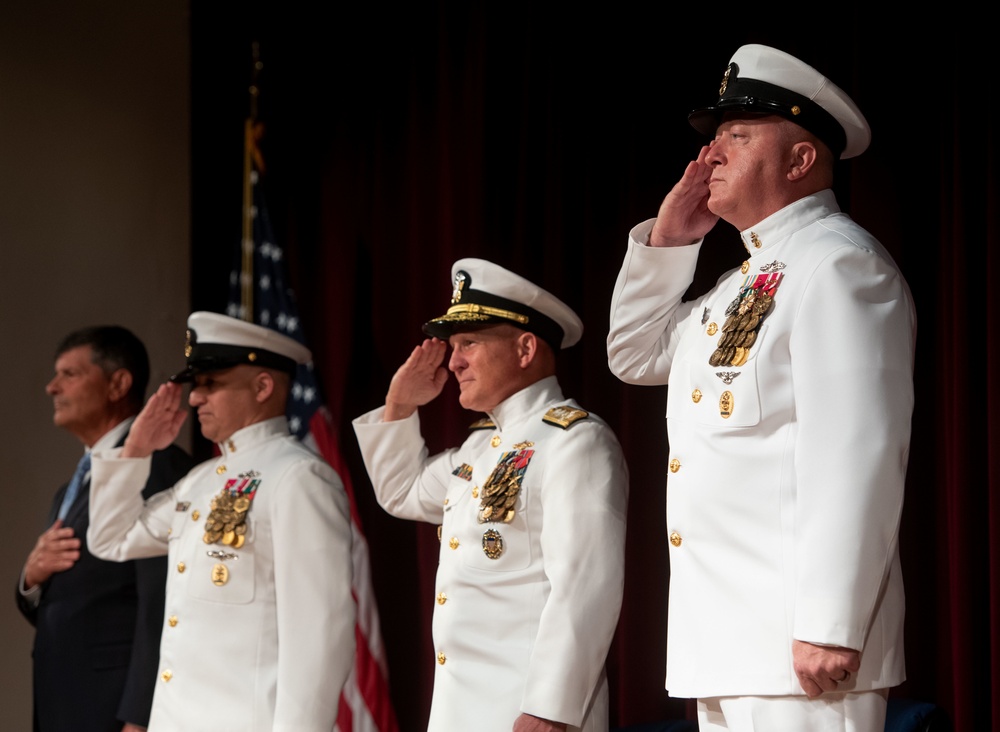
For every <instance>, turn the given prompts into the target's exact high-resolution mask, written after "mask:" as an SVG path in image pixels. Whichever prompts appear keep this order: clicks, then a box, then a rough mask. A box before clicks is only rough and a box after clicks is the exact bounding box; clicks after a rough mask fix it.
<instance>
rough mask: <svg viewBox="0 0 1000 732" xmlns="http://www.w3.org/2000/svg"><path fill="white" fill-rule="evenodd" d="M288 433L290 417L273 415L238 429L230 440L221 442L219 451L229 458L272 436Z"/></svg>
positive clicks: (281, 435)
mask: <svg viewBox="0 0 1000 732" xmlns="http://www.w3.org/2000/svg"><path fill="white" fill-rule="evenodd" d="M288 434H290V433H289V431H288V418H287V417H284V416H282V417H272V418H271V419H265V420H264V421H263V422H256V423H254V424H252V425H250V426H248V427H244V428H243V429H241V430H237V431H236V432H234V433H233V434H232V435H231V436H230V437H229V439H228V440H225V441H224V442H220V443H219V452H220V453H221V455H222V457H223V458H229V457H232V456H234V455H239V454H242V453H243V451H245V450H247V449H249V448H251V447H253V446H254V445H258V444H260V443H261V442H264V441H265V440H268V439H270V438H272V437H283V436H285V435H288Z"/></svg>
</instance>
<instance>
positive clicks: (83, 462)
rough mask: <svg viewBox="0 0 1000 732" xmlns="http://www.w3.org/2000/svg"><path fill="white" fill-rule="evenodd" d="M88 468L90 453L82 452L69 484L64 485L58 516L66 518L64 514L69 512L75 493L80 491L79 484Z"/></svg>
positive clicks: (81, 482)
mask: <svg viewBox="0 0 1000 732" xmlns="http://www.w3.org/2000/svg"><path fill="white" fill-rule="evenodd" d="M89 470H90V453H89V452H86V453H84V455H83V457H82V458H80V462H79V463H77V465H76V472H75V473H73V477H72V478H71V479H70V481H69V485H68V486H67V487H66V495H64V496H63V502H62V505H61V506H60V507H59V518H61V519H64V518H66V514H67V513H69V508H70V506H72V505H73V501H75V500H76V496H77V494H78V493H79V492H80V486H81V485H83V480H84V478H85V477H86V476H87V472H88V471H89Z"/></svg>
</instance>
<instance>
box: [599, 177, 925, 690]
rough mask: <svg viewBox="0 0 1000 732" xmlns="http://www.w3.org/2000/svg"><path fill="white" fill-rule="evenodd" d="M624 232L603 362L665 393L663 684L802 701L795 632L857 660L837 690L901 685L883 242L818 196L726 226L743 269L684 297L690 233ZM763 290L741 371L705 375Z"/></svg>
mask: <svg viewBox="0 0 1000 732" xmlns="http://www.w3.org/2000/svg"><path fill="white" fill-rule="evenodd" d="M651 228H652V222H651V221H650V222H646V223H645V224H640V225H639V226H638V227H636V228H635V229H633V231H632V232H631V236H630V242H629V246H628V251H627V254H626V257H625V262H624V264H623V266H622V269H621V272H620V274H619V277H618V281H617V284H616V286H615V291H614V296H613V301H612V305H611V329H610V332H609V335H608V357H609V364H610V367H611V370H612V371H613V372H614V373H615V374H617V375H618V376H619V377H620V378H621V379H622V380H624V381H626V382H629V383H633V384H646V385H649V384H667V383H669V389H668V394H667V431H668V438H669V444H670V463H669V473H668V475H669V477H668V489H667V532H668V535H669V538H670V592H669V610H668V627H667V682H666V685H667V688H668V689H669V690H670V692H671V695H673V696H679V697H712V696H730V695H733V696H737V695H794V694H803V693H804V692H803V691H802V688H801V686H800V685H799V682H798V679H797V678H796V676H795V673H794V670H793V667H792V640H793V639H797V640H802V641H808V642H812V643H821V644H832V645H838V646H845V647H848V648H853V649H860V650H861V651H862V654H861V669H860V672H859V673H857V674H855V675H853V676H852V677H851V680H850V682H848V683H846V684H841V685H840V688H839V691H861V690H869V689H878V688H887V687H890V686H893V685H896V684H899V683H900V682H902V681H903V680H904V664H903V585H902V578H901V576H900V567H899V558H898V554H897V539H898V531H899V520H900V513H901V510H902V504H903V483H904V476H905V470H906V464H907V455H908V451H909V438H910V416H911V413H912V410H913V384H912V367H913V353H914V340H915V322H916V317H915V313H914V309H913V304H912V300H911V297H910V292H909V289H908V287H907V285H906V282H905V281H904V279H903V277H902V275H901V274H900V272H899V271H898V269H897V268H896V265H895V264H894V263H893V261H892V259H891V258H890V256H889V255H888V253H887V252H886V251H885V250H884V248H883V247H882V246H881V245H880V244H879V243H878V242H877V241H876V240H875V239H874V238H873V237H872V236H871V235H870V234H869V233H868V232H866V231H865V230H864V229H862V228H861V227H859V226H858V225H857V224H856V223H854V222H853V221H852V220H851V219H850V218H849V217H848V216H847V215H845V214H843V213H841V212H840V210H839V208H838V206H837V203H836V200H835V198H834V195H833V193H832V191H829V190H827V191H822V192H820V193H819V194H817V195H814V196H809V197H806V198H803V199H801V200H799V201H797V202H795V203H793V204H791V205H789V206H787V207H786V208H784V209H782V210H781V211H779V212H777V213H775V214H773V215H772V216H770V217H768V218H767V219H765V220H764V221H761V222H760V223H759V224H758V225H757V226H754V227H753V228H752V229H751V230H747V231H744V232H742V233H741V236H742V239H743V242H744V245H745V246H746V248H747V250H748V252H749V253H750V256H749V259H748V260H747V262H746V263H745V264H744V268H743V271H741V270H734V271H732V272H729V273H727V274H725V275H723V276H722V277H721V278H720V279H719V280H718V282H717V283H716V285H715V287H714V288H713V289H712V290H711V291H710V292H708V293H707V294H706V295H704V296H703V297H700V298H698V299H696V300H693V301H690V302H682V299H681V298H682V296H683V295H684V293H685V290H686V289H687V288H688V286H689V285H690V283H691V281H692V278H693V275H694V269H695V263H696V260H697V256H698V249H699V247H700V244H701V242H698V243H696V244H694V245H692V246H687V247H676V248H654V247H649V246H645V242H646V241H647V240H648V236H649V231H650V229H651ZM758 277H764V278H765V279H767V278H771V282H774V280H775V279H778V278H779V277H780V279H778V282H777V286H776V288H775V289H773V290H772V292H771V294H772V296H773V300H772V303H771V307H770V309H769V310H768V311H767V312H766V313H765V316H764V318H763V319H762V320H761V321H760V323H759V329H758V331H757V334H756V340H755V341H754V342H753V343H752V345H751V346H750V348H749V351H748V355H746V360H745V362H743V363H742V365H740V366H738V367H734V366H732V365H720V366H713V365H710V362H709V360H710V358H712V355H713V353H714V352H715V350H716V348H717V347H718V344H719V342H720V338H721V337H722V336H723V328H724V326H725V324H726V321H727V319H728V317H729V316H728V315H727V308H729V307H730V305H731V303H734V300H736V298H737V297H738V295H739V293H740V290H741V286H742V285H743V284H744V283H745V282H746V281H747V278H751V280H756V278H758Z"/></svg>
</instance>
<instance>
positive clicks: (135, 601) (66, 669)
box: [15, 446, 194, 732]
mask: <svg viewBox="0 0 1000 732" xmlns="http://www.w3.org/2000/svg"><path fill="white" fill-rule="evenodd" d="M193 466H194V460H193V459H192V458H191V457H190V456H189V455H188V454H187V453H186V452H184V451H183V450H181V449H180V448H178V447H175V446H170V447H169V448H167V449H166V450H162V451H160V452H156V453H154V455H153V468H152V471H151V473H150V477H149V481H148V482H147V483H146V487H145V488H144V489H143V495H144V496H145V497H147V498H148V497H149V496H151V495H153V494H154V493H157V492H158V491H161V490H163V489H165V488H169V487H170V486H172V485H173V484H174V483H176V482H177V481H178V480H180V479H181V478H182V477H184V476H185V475H186V474H187V472H188V471H189V470H190V469H191V468H192V467H193ZM89 489H90V484H89V481H88V482H86V483H84V485H83V486H81V489H80V494H79V495H78V496H77V498H76V500H75V501H74V503H73V505H72V507H71V508H70V510H69V513H67V515H66V519H65V520H64V522H63V524H64V525H66V526H70V527H72V529H73V531H74V533H75V535H76V536H77V537H78V538H79V539H80V540H81V541H82V542H83V546H82V549H81V552H80V559H79V560H78V561H77V562H76V564H74V565H73V567H71V568H70V569H68V570H66V571H65V572H57V573H56V574H54V575H52V577H50V578H49V580H48V581H47V582H45V583H44V584H43V585H42V595H41V600H40V602H39V605H38V607H37V608H33V607H31V606H30V604H29V603H27V602H26V601H25V599H24V598H23V597H22V595H21V593H20V591H17V590H16V591H15V595H16V597H17V604H18V608H19V609H20V610H21V613H22V614H23V615H24V616H25V617H26V618H27V619H28V620H29V621H30V622H31V624H32V625H34V626H35V645H34V650H33V653H32V657H33V659H34V676H33V681H34V728H35V730H36V732H111V731H112V730H115V731H116V732H120V730H121V727H122V724H123V723H124V722H132V723H134V724H140V725H144V726H145V725H146V723H147V722H148V721H149V709H150V705H151V704H152V701H153V687H154V685H155V683H156V674H157V664H158V663H159V655H160V631H161V630H162V626H163V605H164V591H165V588H166V582H167V564H166V557H153V558H150V559H140V560H136V561H129V562H120V563H119V562H107V561H104V560H103V559H98V558H97V557H95V556H93V555H92V554H91V553H90V551H89V550H88V548H87V527H88V526H89V525H90V511H89V504H90V490H89ZM65 492H66V486H63V487H62V488H61V489H59V491H58V492H57V493H56V496H55V499H54V501H53V503H52V510H51V512H50V514H49V518H48V523H47V524H46V528H47V527H48V526H51V525H52V522H53V521H55V518H56V513H57V512H58V510H59V505H60V504H61V503H62V498H63V495H64V494H65Z"/></svg>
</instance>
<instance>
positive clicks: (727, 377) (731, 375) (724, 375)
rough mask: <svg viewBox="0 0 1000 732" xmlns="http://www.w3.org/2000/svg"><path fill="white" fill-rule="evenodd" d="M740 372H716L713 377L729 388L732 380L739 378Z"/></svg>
mask: <svg viewBox="0 0 1000 732" xmlns="http://www.w3.org/2000/svg"><path fill="white" fill-rule="evenodd" d="M741 373H743V372H742V371H716V372H715V375H716V376H718V377H719V378H720V379H722V383H723V384H725V385H726V386H729V385H730V384H732V383H733V379H735V378H736V377H737V376H739V375H740V374H741Z"/></svg>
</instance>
